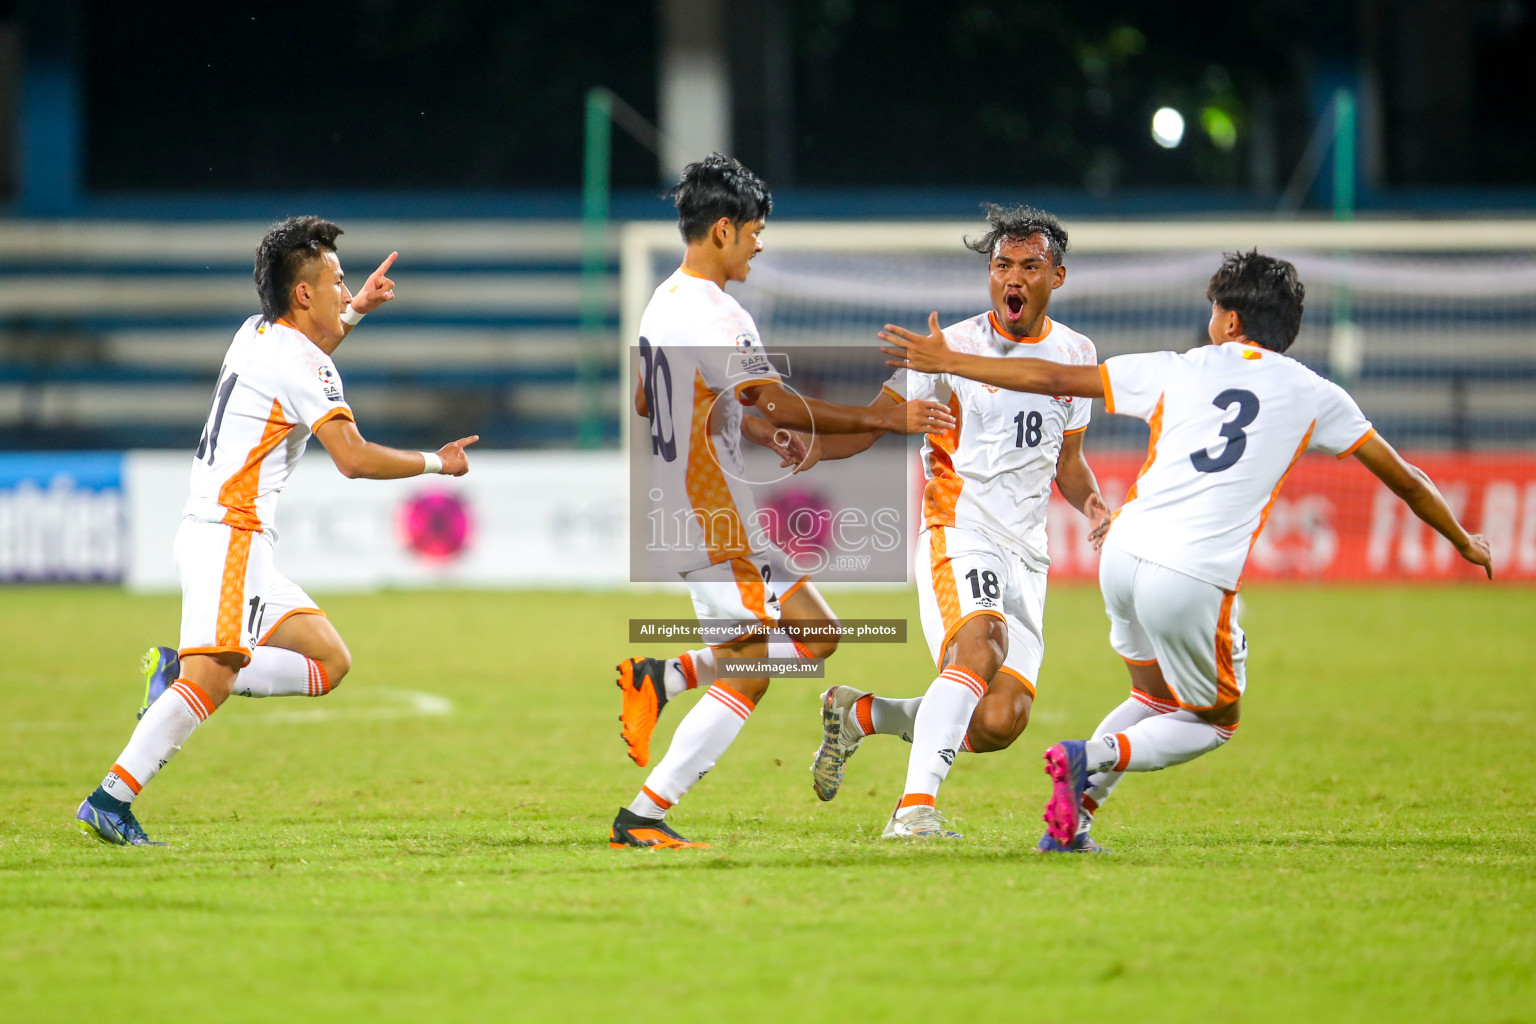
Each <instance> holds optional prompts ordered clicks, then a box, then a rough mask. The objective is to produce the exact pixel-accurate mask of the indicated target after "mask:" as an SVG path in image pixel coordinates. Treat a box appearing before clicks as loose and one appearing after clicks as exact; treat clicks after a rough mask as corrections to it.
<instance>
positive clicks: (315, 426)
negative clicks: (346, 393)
mask: <svg viewBox="0 0 1536 1024" xmlns="http://www.w3.org/2000/svg"><path fill="white" fill-rule="evenodd" d="M338 416H341V417H343V418H345V419H349V420H351V421H352V422H353V423H356V422H357V417H356V416H353V415H352V410H351V409H348V408H346V407H345V406H338V407H337V408H335V409H332V410H331V411H330V412H328V413H326V414H325V415H324V416H321V417H320V418H319V419H317V420H315V422H314V423H312V424H310V427H309V432H310V433H311V434H313V433H315V432H316V431H317V430H319V429H320V427H321V426H322V425H324V424H326V423H329V422H330V421H331V420H333V419H335V418H336V417H338Z"/></svg>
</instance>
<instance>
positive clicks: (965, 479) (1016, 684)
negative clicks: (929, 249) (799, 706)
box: [811, 206, 1109, 838]
mask: <svg viewBox="0 0 1536 1024" xmlns="http://www.w3.org/2000/svg"><path fill="white" fill-rule="evenodd" d="M987 219H988V222H989V225H990V230H989V231H988V232H987V233H986V234H985V235H983V236H981V237H980V238H977V239H974V240H968V241H967V245H968V246H969V247H970V248H972V249H974V250H975V251H976V252H978V253H981V254H982V255H984V256H986V257H987V260H988V280H989V292H990V297H991V300H992V309H991V310H989V311H988V312H986V313H982V314H980V315H978V316H974V317H971V318H970V319H968V320H962V321H961V322H960V323H958V324H954V325H952V326H950V327H948V328H945V330H944V332H943V333H944V334H945V336H946V337H947V338H948V339H949V340H950V343H951V344H952V345H954V346H955V347H956V348H957V349H959V350H960V351H964V352H971V353H975V354H977V355H981V356H987V357H995V358H999V359H1003V360H1008V361H1012V360H1016V359H1021V358H1026V357H1032V358H1037V359H1048V360H1052V361H1054V362H1057V363H1061V364H1063V365H1068V366H1093V365H1095V363H1096V361H1097V360H1096V358H1095V355H1094V349H1093V343H1092V342H1090V341H1089V340H1088V339H1087V338H1085V337H1084V336H1083V335H1081V334H1078V333H1077V332H1076V331H1074V330H1072V329H1071V328H1070V327H1067V326H1066V325H1065V324H1061V323H1057V322H1056V321H1054V320H1052V319H1051V318H1050V316H1049V315H1048V309H1049V307H1050V301H1051V294H1052V292H1054V291H1055V290H1056V289H1057V288H1059V287H1061V285H1062V282H1063V281H1064V280H1065V279H1066V273H1067V270H1066V267H1065V265H1064V263H1063V260H1064V257H1065V254H1066V250H1067V244H1068V241H1067V232H1066V230H1065V229H1064V228H1063V227H1062V226H1061V223H1060V221H1058V220H1057V219H1056V218H1055V217H1053V216H1051V215H1050V214H1048V213H1044V212H1042V211H1039V210H1035V209H1033V208H1030V207H1018V208H1012V209H1005V208H1003V207H999V206H989V207H988V208H987ZM937 315H938V314H934V317H935V318H936V317H937ZM934 324H935V328H936V327H937V319H935V320H934ZM908 398H940V399H943V400H944V401H947V402H948V404H949V407H950V409H951V410H952V411H953V412H954V415H955V419H956V420H957V421H958V422H957V426H956V427H955V428H954V429H953V430H949V431H945V432H943V433H934V434H929V435H928V437H927V438H926V439H925V442H924V445H923V469H924V475H925V476H926V477H927V484H926V486H925V488H924V491H923V529H922V532H921V533H920V534H919V535H918V541H917V552H916V557H915V564H914V567H913V571H914V575H915V577H916V579H917V584H918V597H919V611H920V615H921V619H922V624H923V632H924V634H925V635H926V637H927V640H928V647H929V651H930V652H931V654H932V656H933V659H934V663H935V665H937V667H938V668H939V670H940V672H939V675H938V678H936V679H935V680H933V682H932V683H931V684H929V687H928V690H927V692H926V693H925V694H924V695H923V696H921V697H913V698H908V699H905V700H902V699H896V698H890V697H880V696H876V695H874V694H871V693H865V692H863V691H861V690H857V689H855V688H853V687H851V686H834V687H832V688H831V689H829V690H827V691H826V693H824V694H823V695H822V727H823V739H822V744H821V748H820V749H819V750H818V751H817V752H816V758H815V761H814V762H813V763H812V765H811V772H812V780H813V785H814V788H815V790H816V795H817V796H819V797H821V799H823V800H830V799H832V798H833V797H834V796H836V795H837V791H838V787H839V786H840V785H841V783H842V776H843V771H844V768H845V765H846V762H847V759H848V758H849V756H851V755H852V753H853V751H854V750H855V749H856V748H857V747H858V745H859V744H860V743H861V742H862V741H863V740H864V738H865V737H866V736H869V735H873V734H875V733H884V734H886V735H896V736H903V737H905V738H907V739H910V740H911V741H912V753H911V756H910V759H909V763H908V768H907V780H906V786H905V789H904V791H903V795H902V798H901V800H900V802H899V803H898V805H897V807H896V809H895V811H894V812H893V814H892V815H891V818H890V820H889V822H887V824H886V828H885V833H884V835H885V837H886V838H909V837H910V838H940V837H948V838H958V835H959V834H958V833H956V832H953V831H950V830H949V829H947V828H945V827H944V824H943V822H944V819H943V816H942V815H940V814H939V813H938V811H937V809H936V808H935V806H934V803H935V798H936V797H937V795H938V791H939V786H940V784H941V783H942V782H943V781H944V779H945V777H946V776H947V774H948V772H949V768H950V766H951V765H952V764H953V763H954V760H955V757H956V756H957V754H958V753H959V752H960V751H962V750H964V751H971V752H986V751H992V750H1003V749H1006V748H1007V747H1008V746H1010V745H1011V744H1012V743H1013V741H1014V740H1016V739H1017V738H1018V737H1019V735H1020V734H1021V733H1022V732H1023V731H1024V729H1025V727H1026V726H1027V725H1028V724H1029V715H1030V710H1031V708H1032V707H1033V704H1034V698H1035V685H1036V683H1037V682H1038V680H1039V678H1040V663H1041V659H1042V658H1043V656H1044V653H1045V638H1044V628H1043V627H1044V615H1045V591H1046V573H1047V570H1048V568H1049V566H1050V556H1049V554H1048V553H1047V551H1046V510H1047V507H1048V506H1049V503H1050V497H1051V483H1052V481H1055V483H1056V486H1057V487H1059V488H1060V489H1061V493H1062V496H1063V497H1064V498H1065V499H1066V500H1067V501H1068V502H1069V503H1070V504H1071V505H1072V506H1073V507H1074V508H1077V509H1079V510H1081V511H1082V513H1083V514H1084V515H1085V516H1087V517H1088V519H1089V522H1090V523H1091V524H1092V526H1093V527H1097V526H1098V524H1099V523H1100V522H1102V521H1103V520H1104V519H1105V518H1106V517H1107V516H1108V515H1109V509H1108V507H1107V506H1106V505H1105V504H1104V500H1103V498H1102V497H1101V496H1100V494H1099V487H1098V482H1097V481H1096V480H1095V479H1094V476H1093V471H1092V470H1091V469H1090V468H1089V466H1088V462H1087V460H1086V459H1084V457H1083V432H1084V431H1085V430H1087V428H1088V416H1089V408H1090V403H1088V402H1085V401H1083V400H1081V399H1075V398H1073V397H1071V396H1069V395H1058V396H1057V397H1050V396H1043V395H1041V396H1037V395H1021V394H1019V393H1018V392H1016V391H1009V390H1006V389H1001V388H998V387H995V386H992V385H989V384H979V383H977V382H975V381H972V380H968V379H965V378H962V377H957V376H953V375H948V374H943V373H936V374H930V373H917V372H913V371H910V370H906V369H899V370H897V371H896V373H895V374H894V375H893V376H892V377H891V379H890V381H889V382H888V383H887V384H886V387H885V391H884V401H886V402H892V403H894V402H896V401H905V400H906V399H908ZM854 443H856V442H855V441H853V439H843V438H823V439H821V445H822V449H823V453H824V454H825V453H827V452H835V453H836V454H837V455H843V454H845V453H846V451H845V449H847V448H848V447H849V446H850V445H852V444H854Z"/></svg>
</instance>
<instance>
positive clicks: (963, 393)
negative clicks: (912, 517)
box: [885, 313, 1098, 571]
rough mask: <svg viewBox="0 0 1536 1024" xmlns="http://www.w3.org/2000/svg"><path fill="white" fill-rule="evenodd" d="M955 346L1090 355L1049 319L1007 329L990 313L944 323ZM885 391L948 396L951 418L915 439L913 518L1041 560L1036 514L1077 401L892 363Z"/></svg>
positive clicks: (1076, 418) (1041, 527) (1082, 361)
mask: <svg viewBox="0 0 1536 1024" xmlns="http://www.w3.org/2000/svg"><path fill="white" fill-rule="evenodd" d="M944 336H945V338H947V339H948V341H949V344H950V346H951V347H953V348H954V349H956V350H957V351H960V352H970V353H973V354H975V355H981V356H1000V357H1002V358H1005V359H1026V358H1027V359H1049V360H1052V361H1053V362H1058V363H1066V364H1068V365H1071V366H1092V365H1093V364H1094V363H1096V362H1097V361H1098V359H1097V357H1096V355H1095V353H1094V349H1093V342H1091V341H1089V340H1088V339H1087V338H1086V337H1084V336H1083V335H1081V334H1079V333H1077V332H1076V331H1074V330H1072V329H1071V328H1070V327H1067V326H1066V325H1064V324H1059V323H1056V322H1055V321H1053V320H1051V319H1050V318H1049V317H1047V318H1046V321H1045V329H1044V330H1043V331H1042V332H1041V334H1040V336H1039V337H1036V338H1026V337H1020V336H1018V335H1014V334H1010V333H1008V332H1007V331H1005V330H1004V329H1003V328H1002V326H1001V325H1000V324H999V323H998V322H997V318H996V316H995V315H994V314H992V313H983V314H981V315H979V316H974V317H971V318H970V319H969V320H962V321H961V322H960V323H958V324H954V325H953V326H951V327H946V328H944ZM885 389H886V390H887V391H888V392H890V394H891V397H892V398H895V399H897V400H898V401H903V402H904V401H908V400H911V399H921V398H930V399H934V400H936V401H940V402H944V401H947V402H948V403H949V408H950V411H951V412H953V413H954V415H955V419H956V421H957V424H956V426H955V428H954V429H952V430H947V431H945V432H944V433H942V434H929V435H927V436H926V437H925V438H924V439H923V473H924V475H925V476H926V477H927V478H928V483H927V485H926V487H925V488H924V490H923V524H924V525H925V526H930V527H932V526H956V527H960V528H962V529H967V530H977V531H979V532H981V533H984V534H986V535H987V536H989V537H991V538H992V539H993V540H995V541H996V542H997V543H998V544H1000V545H1002V546H1003V547H1004V548H1005V549H1007V550H1012V551H1015V552H1018V553H1019V554H1020V555H1021V556H1023V558H1024V560H1025V563H1026V564H1027V565H1029V567H1030V568H1032V569H1036V570H1040V571H1044V570H1045V569H1047V568H1048V567H1049V566H1050V564H1051V559H1050V555H1049V553H1048V552H1047V550H1046V529H1045V523H1046V511H1047V509H1048V508H1049V506H1050V499H1051V483H1052V481H1054V480H1055V479H1056V459H1057V457H1058V456H1059V455H1060V454H1061V444H1062V439H1063V438H1065V437H1066V435H1068V434H1075V433H1078V432H1080V431H1083V430H1087V429H1088V419H1089V416H1090V415H1091V411H1092V403H1091V402H1090V401H1089V400H1088V399H1086V398H1072V397H1070V396H1062V397H1057V398H1052V397H1051V396H1049V395H1032V394H1028V393H1025V392H1022V391H1009V390H1008V389H1006V388H997V387H993V386H992V385H990V384H981V383H978V382H977V381H974V380H970V379H968V378H966V377H958V376H953V375H951V374H929V373H915V372H913V371H910V370H897V371H896V372H895V373H894V374H892V375H891V379H890V380H889V381H887V382H886V385H885Z"/></svg>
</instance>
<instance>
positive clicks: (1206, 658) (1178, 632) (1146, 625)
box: [1099, 546, 1248, 710]
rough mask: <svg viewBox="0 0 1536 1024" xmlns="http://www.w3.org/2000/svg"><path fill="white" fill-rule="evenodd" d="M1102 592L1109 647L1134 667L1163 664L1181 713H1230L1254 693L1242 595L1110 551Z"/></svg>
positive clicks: (1103, 560)
mask: <svg viewBox="0 0 1536 1024" xmlns="http://www.w3.org/2000/svg"><path fill="white" fill-rule="evenodd" d="M1099 589H1100V590H1102V591H1103V592H1104V612H1105V614H1107V615H1108V616H1109V644H1110V646H1111V647H1113V648H1114V649H1115V653H1116V654H1118V655H1120V657H1122V658H1124V659H1125V660H1126V661H1128V662H1130V663H1131V664H1133V665H1149V664H1151V663H1152V662H1154V661H1155V662H1157V664H1158V666H1159V667H1160V668H1161V669H1162V671H1163V681H1164V682H1166V683H1167V684H1168V689H1169V690H1171V691H1173V696H1174V699H1175V700H1177V701H1178V702H1179V706H1180V707H1184V708H1189V709H1191V710H1206V709H1208V708H1224V707H1226V706H1227V705H1229V704H1231V703H1232V702H1233V701H1235V700H1237V699H1238V698H1239V697H1241V696H1242V694H1243V690H1244V688H1246V687H1247V685H1248V674H1247V671H1246V663H1247V660H1248V638H1247V637H1246V636H1244V635H1243V630H1242V627H1240V626H1239V625H1238V624H1237V610H1238V609H1237V594H1236V593H1235V592H1233V591H1228V590H1222V589H1221V588H1220V587H1218V586H1216V585H1215V584H1212V583H1207V582H1205V581H1204V580H1197V579H1195V578H1194V577H1193V576H1186V575H1184V574H1183V573H1181V572H1178V571H1176V570H1173V569H1169V568H1167V567H1166V566H1162V565H1158V564H1157V563H1156V562H1148V561H1145V560H1144V559H1141V558H1137V557H1136V556H1135V555H1132V554H1130V553H1128V552H1125V551H1121V550H1120V549H1119V548H1113V547H1109V546H1106V547H1105V548H1104V551H1103V554H1102V556H1101V557H1100V559H1099Z"/></svg>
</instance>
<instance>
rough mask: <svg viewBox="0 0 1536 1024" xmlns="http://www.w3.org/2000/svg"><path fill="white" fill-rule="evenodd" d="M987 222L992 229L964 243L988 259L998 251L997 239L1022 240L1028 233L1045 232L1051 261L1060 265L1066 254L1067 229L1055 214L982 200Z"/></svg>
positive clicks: (1052, 263) (1040, 233) (1030, 207)
mask: <svg viewBox="0 0 1536 1024" xmlns="http://www.w3.org/2000/svg"><path fill="white" fill-rule="evenodd" d="M982 210H983V211H984V212H985V215H986V219H987V223H988V224H990V225H992V230H991V231H988V232H987V233H986V234H984V235H982V236H981V237H980V238H967V239H966V240H965V247H966V248H967V249H971V250H973V251H975V252H979V253H981V254H982V255H983V256H985V257H987V258H988V259H990V258H991V257H992V254H993V253H994V252H996V251H997V243H998V242H1001V241H1002V240H1003V239H1005V238H1008V239H1012V240H1014V241H1016V242H1022V241H1024V240H1025V239H1027V238H1029V237H1030V236H1031V235H1044V236H1045V240H1046V242H1047V243H1049V244H1050V247H1051V265H1052V266H1053V267H1059V266H1061V264H1062V262H1063V261H1065V260H1066V258H1067V229H1066V228H1064V227H1062V226H1061V221H1059V220H1057V219H1056V216H1055V215H1054V214H1050V213H1046V212H1045V211H1044V210H1037V209H1035V208H1034V207H1033V206H999V205H998V204H996V203H985V204H983V206H982Z"/></svg>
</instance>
